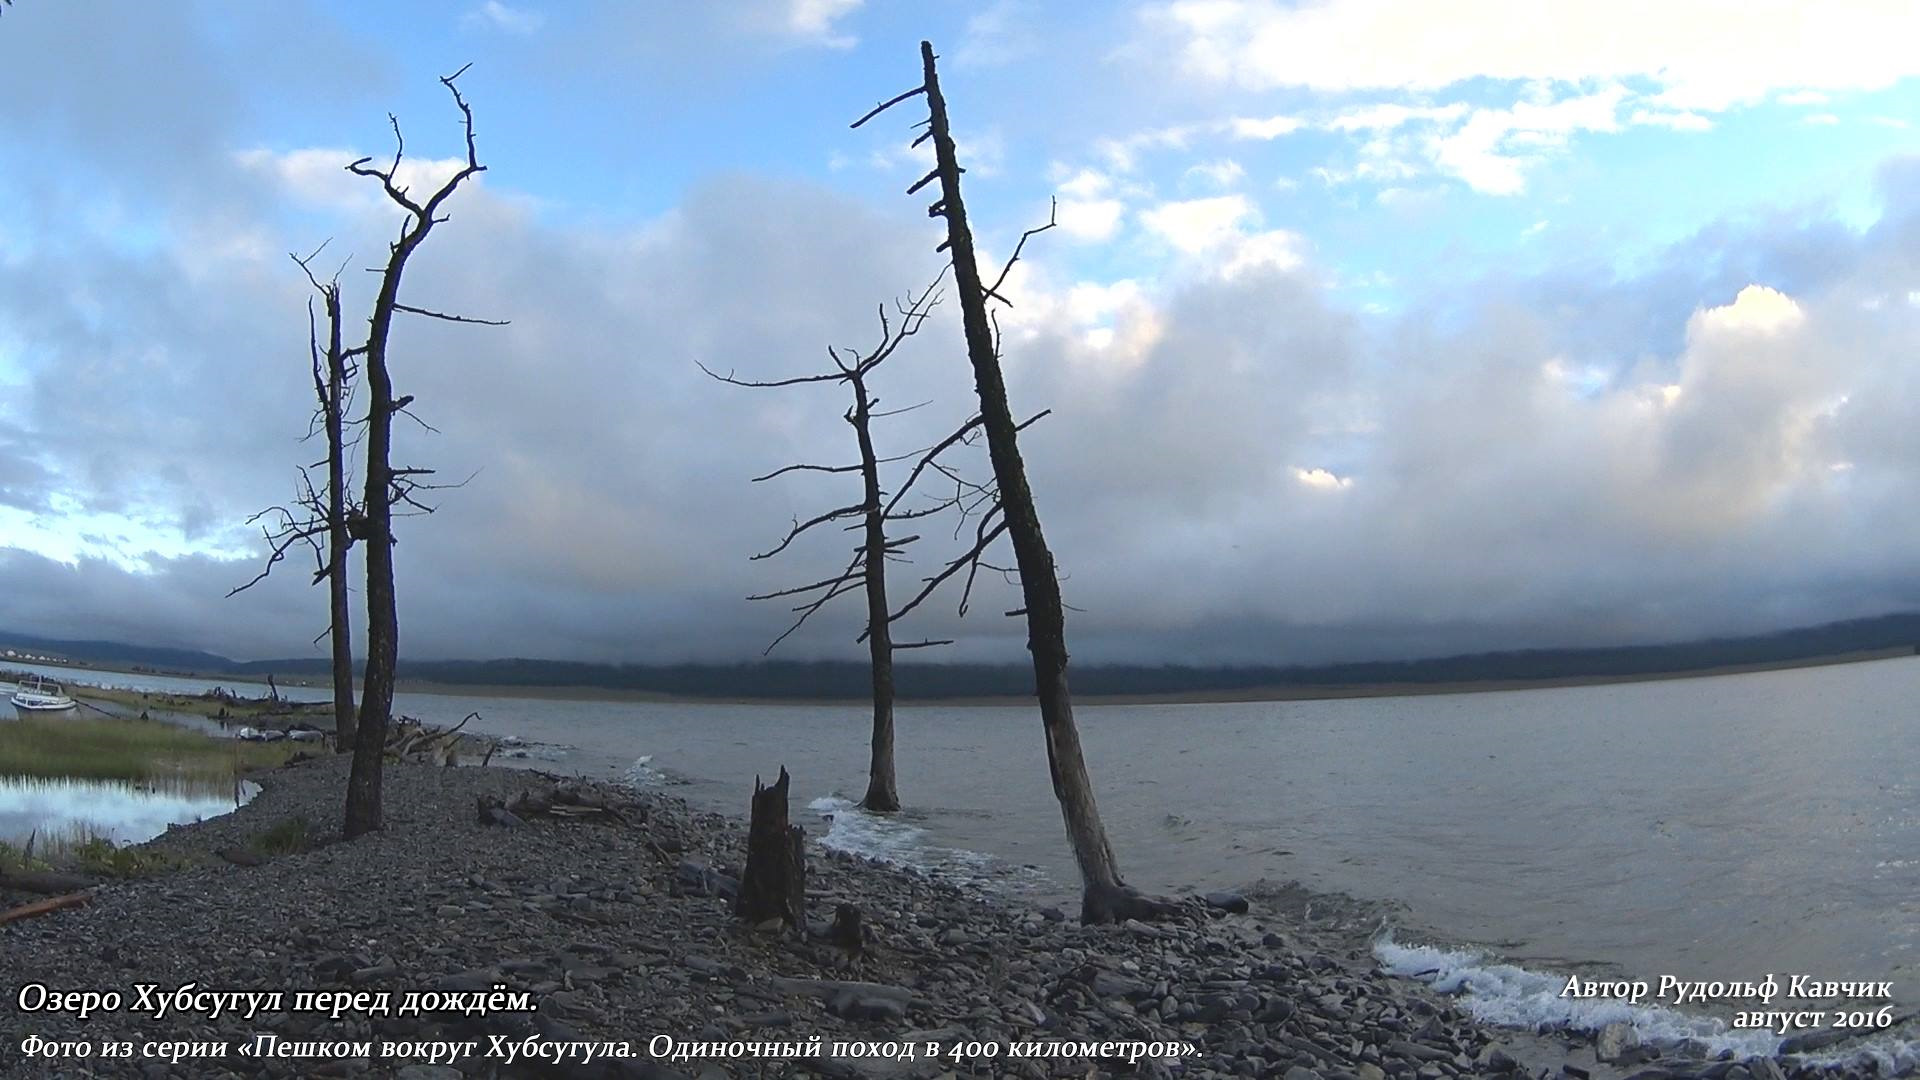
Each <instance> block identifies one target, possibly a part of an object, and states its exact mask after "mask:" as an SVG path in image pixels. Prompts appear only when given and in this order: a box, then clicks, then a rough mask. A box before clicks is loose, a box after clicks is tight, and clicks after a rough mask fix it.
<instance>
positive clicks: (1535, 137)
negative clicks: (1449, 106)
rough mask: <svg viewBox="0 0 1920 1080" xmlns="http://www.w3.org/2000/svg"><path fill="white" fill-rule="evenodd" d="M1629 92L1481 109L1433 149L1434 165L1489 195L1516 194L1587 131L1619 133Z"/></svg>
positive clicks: (1613, 91)
mask: <svg viewBox="0 0 1920 1080" xmlns="http://www.w3.org/2000/svg"><path fill="white" fill-rule="evenodd" d="M1625 96H1626V90H1625V88H1623V87H1620V86H1618V85H1615V86H1609V87H1607V88H1605V89H1603V90H1599V91H1596V92H1594V93H1591V94H1585V95H1581V96H1579V97H1571V98H1563V99H1560V100H1557V101H1549V102H1545V103H1539V102H1531V101H1522V102H1520V103H1518V104H1516V105H1514V106H1513V107H1512V108H1510V109H1476V110H1474V111H1473V112H1472V113H1470V114H1469V115H1468V117H1467V120H1466V123H1464V124H1462V125H1460V127H1459V128H1458V129H1456V130H1455V131H1453V132H1452V133H1451V134H1448V135H1444V136H1441V137H1439V138H1438V139H1436V140H1434V141H1433V143H1432V144H1431V146H1432V150H1431V157H1432V161H1433V164H1434V165H1435V166H1436V167H1438V168H1439V169H1440V170H1441V171H1443V172H1446V173H1449V174H1451V175H1453V176H1456V177H1459V178H1460V179H1461V180H1463V181H1465V182H1466V184H1467V186H1469V187H1471V188H1473V189H1474V190H1476V191H1479V192H1483V193H1485V194H1489V195H1516V194H1519V193H1520V192H1521V191H1523V190H1525V188H1526V174H1527V172H1528V170H1529V169H1531V168H1532V167H1534V166H1535V165H1537V164H1538V163H1539V162H1540V161H1541V159H1542V157H1543V156H1544V155H1545V154H1546V153H1548V152H1550V151H1554V150H1558V149H1560V148H1561V147H1563V146H1565V145H1566V143H1567V140H1568V139H1569V138H1570V137H1571V136H1572V135H1574V134H1575V133H1577V132H1582V131H1602V132H1605V131H1618V130H1619V128H1620V124H1619V120H1618V118H1617V116H1616V113H1617V112H1618V110H1619V107H1620V102H1621V100H1622V99H1623V98H1624V97H1625Z"/></svg>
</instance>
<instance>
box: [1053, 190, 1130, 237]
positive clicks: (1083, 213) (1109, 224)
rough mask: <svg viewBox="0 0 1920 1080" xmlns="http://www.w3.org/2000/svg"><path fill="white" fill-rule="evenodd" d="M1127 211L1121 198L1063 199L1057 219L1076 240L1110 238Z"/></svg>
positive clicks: (1118, 227)
mask: <svg viewBox="0 0 1920 1080" xmlns="http://www.w3.org/2000/svg"><path fill="white" fill-rule="evenodd" d="M1125 213H1126V206H1125V204H1123V203H1121V201H1120V200H1119V199H1062V200H1060V203H1059V205H1058V207H1057V211H1056V217H1055V220H1056V221H1058V222H1059V223H1060V227H1061V228H1062V229H1064V230H1066V232H1067V235H1068V236H1071V237H1073V238H1074V239H1076V240H1108V239H1111V238H1112V237H1113V234H1114V233H1116V232H1119V231H1120V219H1121V218H1122V217H1123V216H1124V215H1125Z"/></svg>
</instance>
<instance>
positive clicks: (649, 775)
mask: <svg viewBox="0 0 1920 1080" xmlns="http://www.w3.org/2000/svg"><path fill="white" fill-rule="evenodd" d="M626 779H627V784H628V785H629V786H631V787H637V788H652V787H666V786H667V785H668V784H669V783H671V782H672V781H671V779H670V778H669V777H668V776H667V774H666V773H664V772H662V771H660V770H659V769H656V768H654V767H653V755H652V754H642V755H640V756H639V757H637V758H635V759H634V760H633V764H631V765H629V766H627V777H626Z"/></svg>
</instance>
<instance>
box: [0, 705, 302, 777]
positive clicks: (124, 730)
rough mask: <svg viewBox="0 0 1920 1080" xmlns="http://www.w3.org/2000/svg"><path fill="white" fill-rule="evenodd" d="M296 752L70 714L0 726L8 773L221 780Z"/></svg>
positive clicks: (1, 758)
mask: <svg viewBox="0 0 1920 1080" xmlns="http://www.w3.org/2000/svg"><path fill="white" fill-rule="evenodd" d="M295 749H296V747H295V746H293V745H290V744H287V743H249V742H240V741H238V740H234V739H216V738H213V737H211V736H207V735H201V734H199V733H197V732H192V731H188V730H186V729H185V728H178V727H173V726H171V725H168V724H164V723H160V722H157V721H142V720H117V719H110V718H108V717H102V716H72V715H69V716H64V717H59V718H43V717H29V718H27V719H23V720H19V721H16V722H13V723H5V722H0V776H32V777H42V778H46V779H53V778H58V777H72V778H75V779H80V780H152V779H162V778H166V777H175V776H186V777H206V778H212V779H217V778H221V777H231V776H236V775H238V774H240V773H243V772H247V771H250V770H253V769H263V768H275V767H277V766H279V765H283V764H285V763H286V760H287V758H288V757H289V756H290V755H291V754H292V753H293V752H294V750H295Z"/></svg>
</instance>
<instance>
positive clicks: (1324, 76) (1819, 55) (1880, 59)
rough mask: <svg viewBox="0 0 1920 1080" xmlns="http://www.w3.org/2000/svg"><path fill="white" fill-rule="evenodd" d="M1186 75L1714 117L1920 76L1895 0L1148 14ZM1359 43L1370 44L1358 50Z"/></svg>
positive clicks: (1188, 8) (1228, 5)
mask: <svg viewBox="0 0 1920 1080" xmlns="http://www.w3.org/2000/svg"><path fill="white" fill-rule="evenodd" d="M1152 21H1153V22H1154V23H1155V24H1156V25H1157V26H1159V27H1162V28H1164V29H1166V30H1169V31H1171V32H1172V33H1173V34H1174V35H1175V38H1176V41H1177V42H1178V48H1179V49H1180V55H1181V58H1182V61H1183V63H1184V65H1185V67H1186V69H1187V70H1188V71H1190V72H1192V73H1193V74H1195V75H1198V76H1200V77H1202V78H1205V79H1208V80H1210V81H1220V82H1232V83H1237V84H1239V85H1241V86H1244V87H1247V88H1249V89H1256V90H1258V89H1271V88H1275V87H1287V86H1294V87H1305V88H1309V89H1313V90H1321V91H1335V92H1346V91H1354V90H1383V89H1393V90H1414V91H1431V90H1438V89H1443V88H1446V87H1451V86H1455V85H1458V84H1460V83H1464V82H1467V81H1468V80H1472V79H1481V78H1484V79H1495V80H1514V81H1534V80H1538V81H1547V82H1554V83H1561V84H1580V83H1588V82H1596V81H1597V82H1607V81H1620V80H1629V79H1636V80H1645V81H1647V82H1650V83H1653V84H1655V85H1656V86H1658V87H1659V88H1660V89H1659V97H1660V99H1661V100H1662V101H1663V102H1665V103H1667V104H1669V105H1671V106H1673V107H1675V108H1684V109H1697V110H1706V111H1717V110H1720V109H1724V108H1727V107H1729V106H1731V105H1733V104H1737V103H1742V102H1755V101H1759V100H1761V99H1763V98H1765V97H1766V96H1767V95H1768V94H1770V93H1775V92H1780V91H1795V90H1816V91H1834V92H1838V91H1848V90H1869V89H1876V88H1880V87H1885V86H1888V85H1890V84H1892V83H1893V82H1894V81H1896V80H1898V79H1900V78H1903V77H1906V76H1909V75H1914V74H1920V59H1916V58H1915V57H1914V56H1913V55H1912V53H1911V51H1910V50H1907V49H1904V48H1902V47H1901V45H1900V44H1899V43H1900V42H1902V41H1906V40H1911V39H1912V37H1913V36H1914V35H1915V34H1916V33H1920V11H1916V9H1915V8H1914V7H1913V6H1912V5H1910V4H1906V3H1902V2H1900V0H1848V2H1843V3H1834V4H1826V5H1822V6H1821V7H1820V8H1819V9H1818V10H1817V11H1815V10H1813V9H1808V8H1804V7H1798V6H1792V5H1785V6H1781V5H1774V6H1770V7H1764V8H1760V9H1755V8H1752V7H1751V6H1749V5H1744V4H1736V3H1729V2H1725V0H1691V2H1685V3H1667V2H1656V0H1628V2H1624V3H1623V2H1620V0H1570V2H1566V3H1556V4H1550V5H1542V4H1535V3H1530V2H1528V0H1482V2H1480V3H1477V4H1473V5H1470V6H1469V7H1468V8H1464V9H1463V8H1462V7H1460V6H1458V5H1445V4H1421V5H1412V6H1409V5H1405V4H1400V3H1393V2H1390V0H1318V2H1314V3H1304V4H1284V3H1279V2H1277V0H1177V2H1174V3H1168V4H1163V5H1161V6H1160V7H1158V8H1155V9H1152ZM1354 42H1365V43H1366V47H1365V48H1364V49H1355V48H1353V47H1352V44H1353V43H1354Z"/></svg>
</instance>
